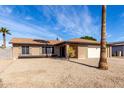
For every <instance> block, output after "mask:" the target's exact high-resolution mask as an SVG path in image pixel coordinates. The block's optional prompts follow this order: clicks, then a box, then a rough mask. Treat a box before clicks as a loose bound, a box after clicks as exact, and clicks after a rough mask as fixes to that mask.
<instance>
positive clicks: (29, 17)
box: [25, 16, 33, 20]
mask: <svg viewBox="0 0 124 93" xmlns="http://www.w3.org/2000/svg"><path fill="white" fill-rule="evenodd" d="M25 19H26V20H32V19H33V18H32V17H31V16H26V17H25Z"/></svg>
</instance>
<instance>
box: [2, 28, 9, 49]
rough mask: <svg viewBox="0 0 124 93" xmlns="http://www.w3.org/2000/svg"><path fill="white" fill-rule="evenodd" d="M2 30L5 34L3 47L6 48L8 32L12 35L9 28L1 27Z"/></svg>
mask: <svg viewBox="0 0 124 93" xmlns="http://www.w3.org/2000/svg"><path fill="white" fill-rule="evenodd" d="M0 32H1V33H2V34H3V48H6V34H9V35H11V33H10V32H9V30H8V29H7V28H4V27H1V29H0Z"/></svg>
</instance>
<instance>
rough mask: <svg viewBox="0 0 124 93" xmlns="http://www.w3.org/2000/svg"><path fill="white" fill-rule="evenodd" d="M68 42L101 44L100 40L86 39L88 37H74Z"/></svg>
mask: <svg viewBox="0 0 124 93" xmlns="http://www.w3.org/2000/svg"><path fill="white" fill-rule="evenodd" d="M68 42H73V43H90V44H100V42H98V41H93V40H86V39H80V38H74V39H70V40H68Z"/></svg>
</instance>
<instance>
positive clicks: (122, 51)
mask: <svg viewBox="0 0 124 93" xmlns="http://www.w3.org/2000/svg"><path fill="white" fill-rule="evenodd" d="M111 46H112V56H124V42H123V41H121V42H113V43H111Z"/></svg>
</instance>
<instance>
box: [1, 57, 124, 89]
mask: <svg viewBox="0 0 124 93" xmlns="http://www.w3.org/2000/svg"><path fill="white" fill-rule="evenodd" d="M108 62H109V70H107V71H103V70H99V69H97V68H96V67H97V65H98V59H87V60H77V59H71V61H70V62H69V61H66V60H64V59H50V58H48V59H47V58H41V59H18V60H4V59H3V60H0V87H23V88H25V87H29V88H30V87H35V88H41V87H76V88H78V87H79V88H80V87H82V88H85V87H88V88H89V87H93V88H94V87H95V88H96V87H124V59H119V58H111V59H108Z"/></svg>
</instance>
